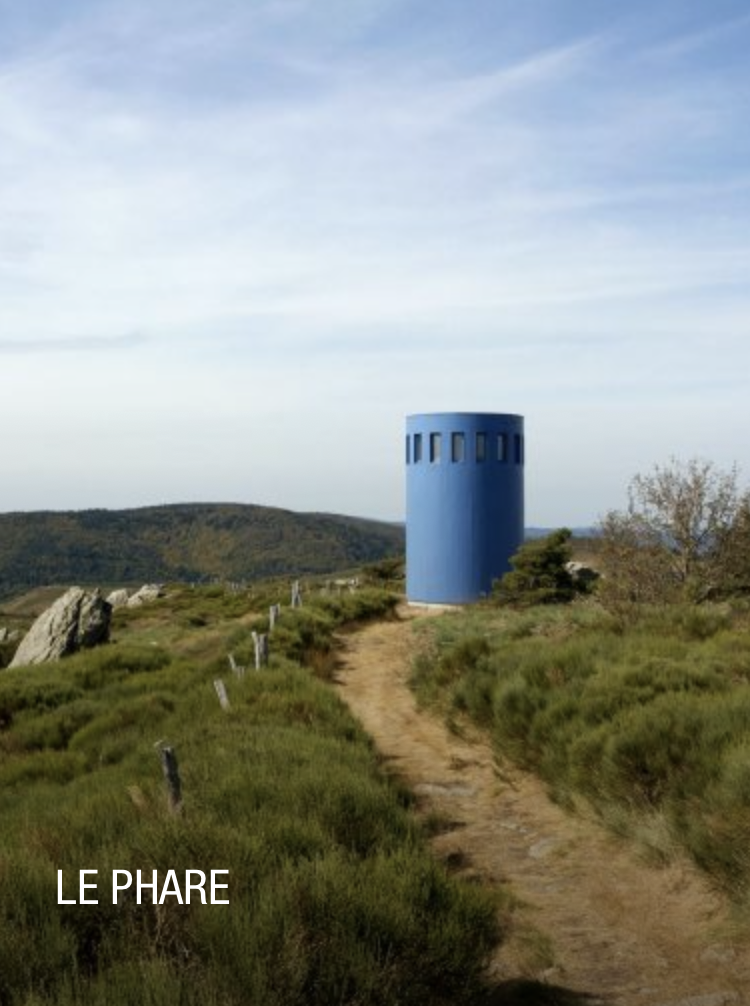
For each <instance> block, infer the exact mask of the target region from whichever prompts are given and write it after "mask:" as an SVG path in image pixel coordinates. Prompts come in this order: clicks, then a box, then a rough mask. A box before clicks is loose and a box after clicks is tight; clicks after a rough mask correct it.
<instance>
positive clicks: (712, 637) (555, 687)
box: [412, 603, 750, 907]
mask: <svg viewBox="0 0 750 1006" xmlns="http://www.w3.org/2000/svg"><path fill="white" fill-rule="evenodd" d="M421 631H422V632H423V633H424V639H423V646H422V648H421V650H422V652H421V655H420V657H419V658H418V659H417V661H416V663H415V667H414V672H413V677H412V683H413V686H414V688H415V689H416V691H417V694H418V696H419V697H420V700H421V701H422V702H425V703H429V704H431V705H433V706H436V707H439V708H441V709H442V710H443V712H444V714H445V715H446V716H447V717H448V719H449V720H451V721H453V722H455V723H460V720H461V718H462V717H469V718H470V719H471V720H472V721H474V722H475V723H477V724H479V725H480V726H481V727H482V728H484V729H485V730H487V731H488V732H489V733H490V734H491V736H492V739H493V742H494V745H495V747H496V749H497V750H498V752H499V753H500V754H501V755H502V756H504V757H506V758H509V759H511V760H512V761H514V762H515V763H516V764H518V765H520V766H522V767H524V768H526V769H529V770H532V771H534V772H536V773H538V774H539V775H540V776H541V777H542V778H543V779H544V780H545V781H546V782H547V784H548V786H549V789H550V792H551V794H552V795H553V796H554V797H555V798H556V799H557V800H558V801H559V802H560V803H562V804H565V805H569V806H576V805H579V806H580V805H581V803H585V804H587V805H588V806H590V807H592V808H594V810H595V811H596V813H597V814H599V816H600V817H601V818H602V820H603V821H604V822H605V823H607V824H608V825H609V826H610V827H611V828H613V829H614V830H616V831H618V832H620V833H622V834H626V835H628V836H630V837H631V838H634V839H635V840H636V841H638V842H639V843H640V844H641V845H642V846H643V847H644V848H647V849H648V850H649V852H650V853H651V854H652V855H653V856H654V857H656V858H668V857H669V856H670V855H672V854H674V851H675V850H677V849H681V850H682V851H684V852H685V853H687V854H688V855H689V856H690V857H692V859H693V860H694V861H695V862H696V863H697V864H698V865H699V866H700V867H701V868H702V869H704V870H705V871H706V872H707V873H708V874H709V876H710V877H711V878H712V879H713V880H714V882H715V883H717V884H718V885H720V886H721V888H722V889H723V890H724V891H726V892H727V893H728V894H729V895H730V896H731V897H732V898H733V899H734V900H735V901H736V902H738V903H740V904H744V905H748V902H749V901H750V853H748V851H747V833H748V829H749V828H750V621H749V620H748V615H747V613H746V612H745V611H744V610H742V609H741V608H735V609H732V608H730V607H728V606H704V607H701V608H675V609H673V610H668V609H661V610H659V611H658V612H657V611H655V610H651V611H648V610H645V611H643V612H642V613H641V617H640V618H639V619H638V620H637V621H636V622H635V623H634V624H633V625H632V626H630V627H629V628H627V629H624V628H623V627H622V625H620V624H618V623H616V622H615V621H613V620H611V619H610V618H609V617H608V616H606V615H605V614H603V613H602V612H600V611H599V610H597V608H596V607H595V605H593V604H591V603H583V604H580V605H573V606H565V607H561V608H557V609H536V610H533V611H526V612H524V613H523V614H518V613H516V612H513V611H510V610H497V609H494V610H493V609H490V608H481V607H477V608H476V609H473V610H472V611H468V612H466V613H462V614H458V615H455V614H454V615H449V616H446V617H444V618H441V619H439V620H432V621H431V622H430V624H429V625H428V626H425V627H423V628H421ZM749 907H750V906H749Z"/></svg>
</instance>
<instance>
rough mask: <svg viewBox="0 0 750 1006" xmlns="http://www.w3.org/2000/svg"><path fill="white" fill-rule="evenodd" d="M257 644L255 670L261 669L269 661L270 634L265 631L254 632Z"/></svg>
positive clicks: (255, 644) (254, 641) (254, 640)
mask: <svg viewBox="0 0 750 1006" xmlns="http://www.w3.org/2000/svg"><path fill="white" fill-rule="evenodd" d="M253 644H254V646H255V670H256V671H259V670H260V669H261V667H265V666H266V664H267V663H268V636H267V635H266V634H265V632H253Z"/></svg>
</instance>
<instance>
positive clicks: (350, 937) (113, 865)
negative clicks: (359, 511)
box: [0, 588, 498, 1006]
mask: <svg viewBox="0 0 750 1006" xmlns="http://www.w3.org/2000/svg"><path fill="white" fill-rule="evenodd" d="M267 601H268V598H267V597H265V596H258V597H257V598H255V600H254V602H253V603H252V604H249V603H248V597H247V596H245V598H244V604H241V603H240V602H238V600H237V597H236V595H234V594H232V593H228V592H224V593H222V592H220V591H218V590H217V589H215V588H210V589H209V588H206V589H201V588H199V589H196V590H192V591H191V590H187V589H184V590H182V589H177V588H172V589H171V590H170V592H169V596H168V597H167V598H166V599H165V600H163V601H160V602H157V603H156V604H154V605H152V606H148V607H144V608H141V609H137V610H136V611H128V612H126V613H125V612H123V613H118V615H117V617H116V621H115V626H114V633H113V639H114V641H113V643H112V644H110V645H108V646H105V647H102V648H99V649H97V650H94V651H90V652H88V653H85V654H78V655H76V656H74V657H70V658H67V659H66V660H64V661H62V662H61V663H59V664H56V665H49V666H40V667H34V668H18V669H13V670H6V671H3V672H2V674H0V724H2V726H1V727H0V1002H2V1003H3V1004H4V1006H6V1004H7V1006H17V1004H18V1006H48V1004H52V1003H54V1004H71V1006H73V1004H76V1006H91V1004H100V1003H101V1004H104V1003H106V1004H107V1006H120V1004H129V1003H133V1004H135V1003H138V1004H141V1003H152V1004H158V1006H166V1004H172V1003H174V1004H175V1006H176V1004H178V1003H179V1004H180V1006H192V1004H196V1006H198V1004H200V1006H206V1004H209V1006H210V1004H222V1006H234V1004H237V1006H239V1004H243V1006H244V1004H248V1003H263V1004H264V1006H265V1004H268V1006H295V1004H300V1006H302V1004H304V1006H316V1004H320V1006H324V1004H325V1006H330V1004H341V1006H345V1004H351V1006H355V1004H356V1006H378V1004H382V1006H386V1004H387V1006H398V1004H404V1006H406V1004H412V1003H413V1004H417V1003H419V1004H420V1006H421V1004H430V1003H435V1004H437V1003H439V1002H448V1001H449V1002H451V1003H461V1002H471V1001H472V1000H474V1001H476V997H477V996H478V995H479V994H480V992H481V988H482V981H481V975H482V969H483V966H484V964H485V961H486V959H487V956H488V954H489V952H490V950H491V949H492V947H493V945H494V943H495V941H496V939H497V937H498V930H497V921H496V918H497V912H496V907H497V906H496V904H495V902H494V900H493V898H492V897H490V896H489V895H487V894H485V893H482V892H481V891H480V890H478V889H477V888H476V887H475V886H473V885H469V884H462V883H461V882H459V881H458V880H456V879H454V878H450V877H449V876H448V874H447V873H446V872H445V870H444V869H443V867H441V866H440V865H438V864H437V863H436V862H435V861H434V860H433V859H432V858H431V857H430V855H429V853H428V851H427V847H426V840H425V836H424V834H423V832H422V831H421V829H420V827H419V826H418V825H417V823H416V819H415V817H414V815H413V813H412V812H411V808H410V801H409V798H408V796H407V795H406V794H405V793H404V792H403V790H402V789H400V788H399V787H398V786H397V785H396V784H394V783H392V782H390V781H389V780H388V779H387V778H386V777H385V776H384V775H383V774H382V773H381V771H380V769H379V766H378V760H377V757H376V754H375V752H374V749H373V747H372V744H371V743H370V741H369V739H368V738H367V737H366V736H365V735H364V734H363V732H362V731H361V729H360V728H359V726H358V725H357V723H356V722H355V721H354V720H353V719H352V717H351V716H350V714H349V713H348V711H347V710H346V708H345V707H344V705H343V704H342V703H341V702H340V701H339V699H338V698H337V696H336V695H335V693H334V692H333V691H332V690H331V689H329V688H328V687H327V686H326V685H325V684H324V683H323V682H321V681H319V680H318V679H317V678H316V675H315V674H314V673H311V670H310V667H313V668H315V667H317V666H318V665H319V663H320V656H319V655H320V654H321V653H323V654H327V653H330V651H331V647H332V645H333V639H334V636H335V633H336V632H337V631H340V630H341V628H342V626H344V625H345V624H346V623H347V622H349V621H350V620H352V619H363V618H368V617H375V616H377V617H382V616H383V615H384V614H387V612H388V611H390V610H391V609H392V607H393V604H394V603H395V600H394V598H393V597H392V596H391V595H389V594H387V593H385V592H383V591H377V590H372V591H362V592H360V593H358V594H356V595H348V594H347V595H341V596H340V597H337V596H332V597H323V596H316V597H312V596H310V597H309V599H308V600H306V602H305V606H304V607H303V608H302V609H300V610H299V611H296V612H292V611H291V610H290V609H289V608H285V609H284V611H283V613H282V617H281V621H280V622H279V625H278V627H277V629H276V630H275V631H274V633H273V635H272V643H271V661H270V665H269V666H268V667H267V668H265V669H263V670H262V671H259V672H255V671H252V672H248V673H247V674H246V675H245V676H244V677H243V678H235V677H233V676H230V674H229V673H228V665H227V653H228V652H229V649H230V648H232V649H234V651H235V652H236V655H237V659H238V661H240V660H241V659H242V661H244V662H246V663H248V664H249V663H250V661H249V659H247V660H246V659H245V658H247V657H249V650H248V641H249V633H250V632H251V630H252V628H256V629H258V628H259V629H261V630H262V629H263V628H264V619H265V618H266V617H267V606H266V605H267ZM282 630H283V631H282ZM305 664H307V665H308V666H305ZM217 677H222V678H223V679H224V681H225V684H226V688H227V692H228V697H229V701H230V708H229V710H228V711H226V712H225V711H223V710H222V709H221V708H220V706H219V703H218V701H217V698H216V694H215V691H214V687H213V681H214V679H215V678H217ZM160 741H161V742H162V743H169V744H170V745H172V746H173V747H174V749H175V751H176V753H177V757H178V761H179V766H180V773H181V780H182V790H183V806H182V810H181V812H180V813H172V812H171V811H170V808H169V806H168V802H167V799H166V795H165V787H164V783H163V779H162V773H161V767H160V762H159V758H158V752H157V750H156V748H155V744H156V743H157V742H160ZM81 869H96V870H97V871H98V875H97V877H98V880H99V893H98V900H99V903H98V905H79V904H75V905H58V904H57V877H58V874H57V871H58V870H62V871H63V874H62V875H63V878H64V888H63V889H64V893H65V894H66V896H67V897H71V896H72V892H74V891H75V889H76V886H77V877H78V871H79V870H81ZM114 869H123V870H129V871H130V872H131V873H133V874H135V871H136V870H138V869H140V870H142V871H149V872H150V871H152V870H157V871H158V875H159V878H160V882H161V881H163V879H164V878H165V877H166V874H167V871H168V870H175V871H176V872H177V876H178V877H181V876H183V875H184V871H185V870H187V869H199V870H203V871H204V872H208V871H210V870H212V869H226V870H228V871H229V875H228V876H229V881H228V882H229V892H228V897H229V901H230V904H229V905H226V906H223V905H210V904H208V905H201V904H199V903H197V904H196V903H195V901H193V903H191V904H190V905H183V904H179V903H178V900H177V898H175V897H167V898H165V899H164V903H163V904H153V903H150V902H148V903H144V904H142V905H138V904H137V903H136V899H135V897H134V895H133V892H132V891H126V892H124V893H123V894H121V895H120V899H119V902H118V904H117V905H115V904H113V902H112V897H111V884H110V878H111V875H112V871H113V870H114ZM223 879H226V878H223ZM222 893H223V896H225V897H226V896H227V895H226V892H222ZM90 896H92V897H95V896H96V895H90Z"/></svg>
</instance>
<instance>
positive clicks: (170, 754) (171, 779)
mask: <svg viewBox="0 0 750 1006" xmlns="http://www.w3.org/2000/svg"><path fill="white" fill-rule="evenodd" d="M157 747H158V748H159V757H160V758H161V767H162V771H163V773H164V779H165V781H166V783H167V793H168V796H169V809H170V810H171V811H172V813H173V814H177V813H179V811H180V809H181V808H182V783H181V782H180V772H179V768H178V766H177V755H176V754H175V752H174V748H171V747H168V746H166V745H162V742H161V741H159V742H158V744H157Z"/></svg>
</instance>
